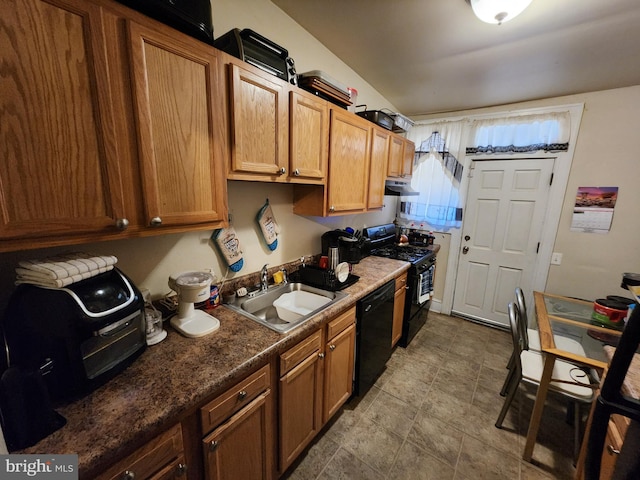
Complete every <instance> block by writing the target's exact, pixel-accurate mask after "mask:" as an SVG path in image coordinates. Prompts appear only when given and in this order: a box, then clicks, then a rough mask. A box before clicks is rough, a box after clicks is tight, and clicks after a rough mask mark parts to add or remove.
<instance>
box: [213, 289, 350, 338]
mask: <svg viewBox="0 0 640 480" xmlns="http://www.w3.org/2000/svg"><path fill="white" fill-rule="evenodd" d="M346 296H347V294H346V293H342V292H332V291H329V290H323V289H321V288H315V287H311V286H309V285H305V284H303V283H285V284H283V285H274V286H271V287H269V288H268V289H267V290H265V291H258V292H256V293H255V294H253V295H250V296H245V297H237V298H236V299H235V300H234V301H232V302H230V303H227V304H225V306H226V307H229V308H230V309H232V310H234V311H236V312H238V313H240V314H241V315H244V316H245V317H247V318H250V319H251V320H253V321H255V322H257V323H260V324H262V325H264V326H266V327H268V328H270V329H272V330H275V331H276V332H280V333H287V332H289V331H290V330H293V329H294V328H296V327H299V326H300V325H301V324H303V323H304V322H306V321H307V320H309V319H310V318H311V317H313V316H314V315H316V314H318V313H320V312H321V311H322V310H324V309H325V308H327V307H329V306H331V305H332V304H334V303H335V302H337V301H338V300H341V299H342V298H345V297H346Z"/></svg>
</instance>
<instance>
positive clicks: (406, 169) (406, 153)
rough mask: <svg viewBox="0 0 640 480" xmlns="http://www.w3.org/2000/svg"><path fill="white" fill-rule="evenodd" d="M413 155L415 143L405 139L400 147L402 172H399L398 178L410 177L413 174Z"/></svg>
mask: <svg viewBox="0 0 640 480" xmlns="http://www.w3.org/2000/svg"><path fill="white" fill-rule="evenodd" d="M415 153H416V145H415V143H413V142H412V141H411V140H406V139H405V140H404V142H403V147H402V171H401V172H400V176H402V177H410V176H411V175H412V174H413V156H414V154H415Z"/></svg>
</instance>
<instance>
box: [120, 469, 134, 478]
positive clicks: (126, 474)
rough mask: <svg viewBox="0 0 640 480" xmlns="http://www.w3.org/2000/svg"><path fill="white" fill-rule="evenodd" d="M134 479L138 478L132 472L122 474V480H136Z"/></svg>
mask: <svg viewBox="0 0 640 480" xmlns="http://www.w3.org/2000/svg"><path fill="white" fill-rule="evenodd" d="M134 478H136V474H135V473H133V472H132V471H131V470H125V472H124V473H123V474H122V480H134Z"/></svg>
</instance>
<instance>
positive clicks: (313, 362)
mask: <svg viewBox="0 0 640 480" xmlns="http://www.w3.org/2000/svg"><path fill="white" fill-rule="evenodd" d="M323 356H324V355H323V354H322V353H321V352H320V351H319V350H316V351H315V352H313V353H312V354H311V355H309V356H308V357H307V358H306V359H305V360H303V361H302V362H301V363H300V364H298V366H296V367H295V368H293V369H292V370H290V371H289V372H288V373H287V374H286V375H284V376H283V377H281V378H280V408H279V412H280V472H284V471H285V470H286V469H287V467H289V465H291V463H292V462H293V461H294V460H295V459H296V457H297V456H298V455H299V454H300V452H302V450H303V449H304V448H305V447H306V446H307V445H308V444H309V442H311V440H313V438H314V437H315V436H316V435H317V434H318V432H319V431H320V428H321V427H322V405H321V403H322V362H321V361H320V360H321V358H322V357H323Z"/></svg>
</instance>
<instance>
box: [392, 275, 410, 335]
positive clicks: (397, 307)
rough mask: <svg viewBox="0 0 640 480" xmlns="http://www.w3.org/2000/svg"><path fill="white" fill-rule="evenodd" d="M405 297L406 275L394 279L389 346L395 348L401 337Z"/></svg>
mask: <svg viewBox="0 0 640 480" xmlns="http://www.w3.org/2000/svg"><path fill="white" fill-rule="evenodd" d="M406 297H407V273H406V272H405V273H404V274H402V275H400V276H399V277H398V278H396V291H395V293H394V295H393V325H392V328H391V346H392V347H395V346H396V344H397V343H398V340H400V338H401V337H402V321H403V320H404V302H405V299H406Z"/></svg>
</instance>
